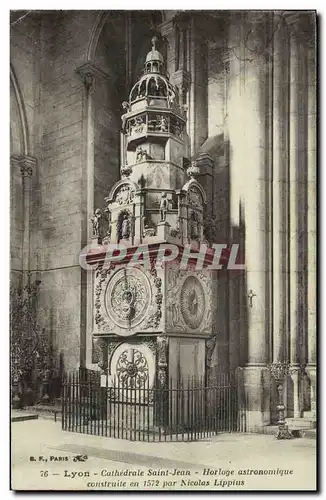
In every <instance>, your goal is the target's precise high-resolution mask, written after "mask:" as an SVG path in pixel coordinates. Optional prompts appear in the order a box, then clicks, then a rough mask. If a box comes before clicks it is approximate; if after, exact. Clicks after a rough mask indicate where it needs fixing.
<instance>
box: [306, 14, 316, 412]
mask: <svg viewBox="0 0 326 500" xmlns="http://www.w3.org/2000/svg"><path fill="white" fill-rule="evenodd" d="M314 19H315V18H314ZM309 42H310V43H309V44H308V60H307V62H308V130H307V135H308V140H307V162H308V165H307V170H308V172H307V181H308V182H307V198H308V214H307V232H308V243H307V252H308V264H307V275H308V280H307V281H308V283H307V302H308V318H307V323H308V325H307V336H308V339H307V344H308V356H307V361H308V365H307V372H308V374H309V377H310V384H311V389H310V391H311V392H310V400H311V412H312V417H313V418H314V419H315V418H316V361H317V360H316V304H317V301H316V248H317V244H316V199H317V198H316V170H317V165H316V35H315V27H312V36H311V40H310V41H309Z"/></svg>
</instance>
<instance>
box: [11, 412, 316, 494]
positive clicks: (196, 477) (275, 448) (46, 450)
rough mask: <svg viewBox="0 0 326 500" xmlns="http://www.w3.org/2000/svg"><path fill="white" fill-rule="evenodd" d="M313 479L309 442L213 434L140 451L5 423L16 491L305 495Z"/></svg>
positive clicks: (43, 425)
mask: <svg viewBox="0 0 326 500" xmlns="http://www.w3.org/2000/svg"><path fill="white" fill-rule="evenodd" d="M85 456H86V457H87V458H85ZM76 457H77V458H76ZM112 471H113V474H114V475H112ZM163 473H164V474H163ZM110 474H111V475H110ZM119 474H122V475H119ZM127 474H133V475H132V476H127ZM315 476H316V442H315V440H313V439H307V438H299V439H293V440H289V441H278V440H276V439H275V438H274V436H271V435H259V434H220V435H218V436H215V437H213V438H210V439H206V440H202V441H197V442H177V443H157V442H156V443H147V442H135V441H127V440H118V439H110V438H103V437H97V436H90V435H83V434H76V433H71V432H63V431H62V430H61V427H60V423H59V422H57V423H55V422H53V421H50V420H43V419H39V420H30V421H23V422H13V423H12V488H13V489H17V490H22V489H23V490H36V489H37V490H62V489H64V490H121V489H123V490H126V489H135V490H139V489H144V490H146V489H164V490H177V491H183V490H214V491H218V490H220V491H221V490H223V491H227V490H236V491H240V490H261V489H262V490H296V491H298V490H299V491H300V490H310V491H311V490H314V489H315V488H316V479H315Z"/></svg>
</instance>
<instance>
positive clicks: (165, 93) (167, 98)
mask: <svg viewBox="0 0 326 500" xmlns="http://www.w3.org/2000/svg"><path fill="white" fill-rule="evenodd" d="M157 41H158V39H157V37H153V38H152V44H153V45H152V50H151V51H150V52H148V54H147V56H146V61H145V65H144V69H143V71H142V73H141V75H142V76H141V77H140V79H139V80H138V81H137V82H136V84H135V85H134V86H133V88H132V89H131V92H130V94H129V110H130V111H133V110H137V109H140V107H142V106H144V104H145V105H147V106H154V107H160V108H174V109H179V95H178V90H177V88H176V87H174V86H173V85H172V84H171V83H170V82H169V76H168V74H167V73H166V71H165V68H164V59H163V56H162V54H161V53H160V52H159V51H158V50H157V49H156V44H157ZM179 111H180V110H179Z"/></svg>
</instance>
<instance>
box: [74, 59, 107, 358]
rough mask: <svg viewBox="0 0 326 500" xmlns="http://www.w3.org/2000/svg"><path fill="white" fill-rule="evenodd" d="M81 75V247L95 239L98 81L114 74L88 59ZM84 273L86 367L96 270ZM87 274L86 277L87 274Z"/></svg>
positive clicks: (89, 355)
mask: <svg viewBox="0 0 326 500" xmlns="http://www.w3.org/2000/svg"><path fill="white" fill-rule="evenodd" d="M76 72H77V74H78V75H79V76H80V78H81V81H82V83H83V85H84V89H83V90H84V107H83V119H84V131H85V132H84V137H83V143H84V169H83V176H82V183H83V192H84V193H85V195H84V196H85V197H84V199H83V200H82V201H81V203H82V206H83V214H84V215H83V220H82V241H81V247H82V248H83V247H84V246H85V245H86V244H88V243H91V240H92V227H91V224H90V222H89V219H90V218H91V217H92V215H93V213H94V189H95V183H94V177H95V175H94V173H95V166H94V157H95V152H94V91H95V88H96V84H97V82H98V81H99V80H101V81H103V80H104V81H107V82H108V84H109V81H110V79H111V77H110V75H108V74H106V73H105V72H104V71H102V70H101V69H99V68H98V67H96V66H95V65H94V64H92V63H91V62H87V63H85V64H83V65H82V66H80V67H78V68H77V69H76ZM81 272H82V291H81V309H82V315H84V316H85V311H86V318H84V320H83V323H82V325H81V353H80V364H81V366H83V365H84V364H85V363H86V365H87V366H88V365H91V362H92V342H91V332H92V327H93V304H92V300H93V291H92V290H93V273H92V272H88V271H85V270H81ZM85 274H86V276H85Z"/></svg>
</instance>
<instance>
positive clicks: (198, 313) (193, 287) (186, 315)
mask: <svg viewBox="0 0 326 500" xmlns="http://www.w3.org/2000/svg"><path fill="white" fill-rule="evenodd" d="M180 301H181V304H180V305H181V313H182V316H183V319H184V321H185V323H186V324H187V326H189V327H190V328H191V329H193V330H194V329H196V328H198V327H199V326H200V324H201V322H202V320H203V317H204V312H205V293H204V290H203V287H202V285H201V283H200V281H199V280H198V279H197V278H196V277H195V276H189V277H188V278H186V280H185V281H184V283H183V285H182V289H181V296H180Z"/></svg>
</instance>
